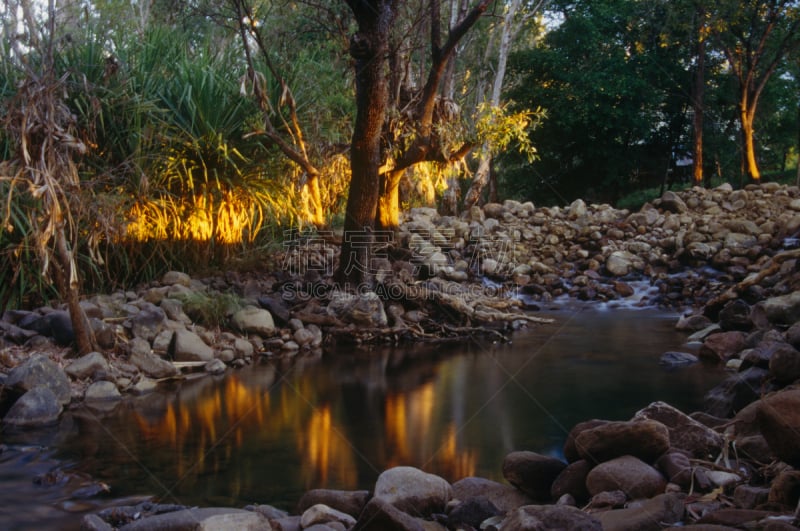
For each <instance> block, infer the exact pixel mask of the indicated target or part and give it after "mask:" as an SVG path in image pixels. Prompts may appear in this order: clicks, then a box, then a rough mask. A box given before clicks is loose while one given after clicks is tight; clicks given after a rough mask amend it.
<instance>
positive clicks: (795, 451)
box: [756, 390, 800, 467]
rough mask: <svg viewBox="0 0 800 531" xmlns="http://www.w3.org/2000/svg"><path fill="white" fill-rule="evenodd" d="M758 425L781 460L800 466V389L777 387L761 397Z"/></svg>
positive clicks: (757, 414)
mask: <svg viewBox="0 0 800 531" xmlns="http://www.w3.org/2000/svg"><path fill="white" fill-rule="evenodd" d="M756 417H757V420H758V427H759V429H760V431H761V433H762V435H763V436H764V438H765V439H766V440H767V444H769V447H770V448H771V449H772V451H773V452H775V454H776V455H777V456H778V458H780V460H781V461H784V462H786V463H789V464H790V465H792V466H793V467H800V437H798V436H797V434H798V433H800V390H788V391H780V392H778V393H775V394H773V395H770V396H768V397H766V398H764V399H762V400H761V402H760V403H759V405H758V410H757V413H756Z"/></svg>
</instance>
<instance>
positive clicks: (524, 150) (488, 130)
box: [475, 101, 545, 162]
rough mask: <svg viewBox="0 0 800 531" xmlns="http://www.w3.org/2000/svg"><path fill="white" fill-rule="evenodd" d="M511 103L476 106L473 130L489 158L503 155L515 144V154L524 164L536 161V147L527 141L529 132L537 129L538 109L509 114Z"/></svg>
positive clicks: (543, 116)
mask: <svg viewBox="0 0 800 531" xmlns="http://www.w3.org/2000/svg"><path fill="white" fill-rule="evenodd" d="M513 105H514V102H511V101H509V102H506V103H505V104H503V105H499V106H493V105H490V104H489V103H488V102H484V103H481V104H480V105H478V113H477V114H478V117H477V119H476V121H475V131H476V134H477V137H478V140H479V141H480V142H481V143H484V142H485V143H487V144H488V145H489V149H490V150H491V153H492V155H497V154H499V153H503V152H505V151H507V150H509V149H510V148H511V146H512V145H513V144H516V145H517V147H518V151H519V153H520V154H521V155H524V156H525V158H526V159H527V161H528V162H533V161H534V160H536V159H537V155H536V148H535V147H534V146H533V143H532V142H531V138H530V136H529V135H530V132H531V131H532V130H533V129H535V128H536V127H538V126H539V124H540V123H541V122H542V120H543V119H544V118H545V112H544V111H543V110H542V109H541V107H538V108H536V110H533V111H532V110H529V109H523V110H520V111H515V112H512V111H510V108H511V107H512V106H513Z"/></svg>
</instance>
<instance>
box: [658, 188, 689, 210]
mask: <svg viewBox="0 0 800 531" xmlns="http://www.w3.org/2000/svg"><path fill="white" fill-rule="evenodd" d="M659 206H660V207H661V208H663V209H664V210H666V211H668V212H673V213H676V214H682V213H684V212H686V211H687V210H689V207H687V206H686V203H685V202H684V201H683V199H681V197H680V196H679V195H678V194H676V193H675V192H673V191H672V190H667V191H666V192H664V194H663V195H662V196H661V202H660V204H659Z"/></svg>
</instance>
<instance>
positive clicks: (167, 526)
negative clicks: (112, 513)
mask: <svg viewBox="0 0 800 531" xmlns="http://www.w3.org/2000/svg"><path fill="white" fill-rule="evenodd" d="M119 529H120V530H121V531H168V530H169V531H190V530H191V531H212V530H213V531H220V530H228V529H236V530H237V531H265V530H268V529H271V527H270V525H269V521H268V520H267V519H265V518H264V517H263V516H261V515H260V514H258V513H256V512H253V511H244V510H242V509H228V508H217V507H207V508H197V507H195V508H192V509H181V510H177V511H172V512H168V513H162V514H157V515H154V516H147V517H145V518H142V519H140V520H134V521H133V522H131V523H129V524H126V525H124V526H122V527H120V528H119Z"/></svg>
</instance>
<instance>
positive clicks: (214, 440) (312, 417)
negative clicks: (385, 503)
mask: <svg viewBox="0 0 800 531" xmlns="http://www.w3.org/2000/svg"><path fill="white" fill-rule="evenodd" d="M435 393H436V389H435V385H434V382H428V383H426V384H423V385H422V386H420V387H417V388H416V389H413V390H411V391H407V392H402V393H401V392H390V393H388V394H387V395H386V397H385V401H384V413H385V424H384V428H383V430H384V433H383V440H381V436H380V435H379V434H375V439H374V440H373V441H371V443H373V444H375V445H376V446H377V447H376V448H372V449H368V450H362V451H359V450H357V449H356V448H355V446H354V445H353V444H351V442H350V439H349V435H350V434H349V433H348V432H347V431H346V428H344V427H343V425H342V424H341V423H340V422H338V421H337V414H336V412H335V411H334V410H333V409H332V407H331V404H330V403H324V402H323V403H322V404H321V405H318V406H316V407H315V406H313V405H312V404H313V403H314V402H316V398H314V397H315V392H314V386H313V384H312V383H311V382H310V381H309V379H300V380H299V381H297V382H295V385H285V386H282V387H281V388H280V391H279V393H278V395H276V396H274V397H272V398H271V397H270V394H269V391H268V390H267V389H265V388H263V387H261V386H259V385H249V386H248V385H246V384H245V383H244V382H242V381H241V380H240V379H239V378H238V377H237V376H235V375H232V376H231V377H229V378H227V379H226V380H225V381H224V384H223V385H209V386H208V387H207V388H205V389H203V390H202V392H199V393H197V395H196V396H195V397H194V399H193V400H183V401H174V402H171V403H168V404H167V405H166V408H165V410H164V411H163V413H162V415H161V416H159V417H158V418H157V419H156V420H153V417H152V415H148V416H147V417H145V416H143V415H142V414H140V413H138V412H137V413H136V417H135V418H136V424H137V426H138V432H139V436H140V437H142V439H143V440H146V441H155V442H159V443H163V444H168V445H169V446H170V448H171V449H172V452H170V454H169V455H170V459H171V466H172V467H174V469H175V471H176V474H177V477H179V478H181V480H182V481H188V482H191V481H192V480H196V479H197V478H199V477H201V476H208V474H209V473H216V472H220V471H221V470H222V469H228V468H229V465H230V464H231V462H233V460H234V458H235V456H236V453H237V452H239V451H241V450H242V448H243V446H245V445H248V448H247V451H251V450H252V448H260V447H266V446H267V445H269V444H271V443H274V442H276V441H281V440H283V441H285V440H286V436H287V434H290V433H294V434H296V435H295V437H294V438H295V447H296V448H297V452H298V454H297V456H298V458H299V470H298V474H299V477H300V478H302V481H303V483H304V484H305V486H306V487H307V488H311V487H327V486H335V487H336V488H342V489H355V488H358V487H359V485H358V466H357V460H358V459H359V458H361V454H362V453H363V451H366V452H367V453H368V454H370V455H379V456H382V457H383V459H382V460H383V462H377V463H369V464H370V465H373V466H375V467H377V468H381V467H382V468H389V467H393V466H399V465H413V466H418V467H420V468H425V469H427V470H429V471H431V472H434V473H437V474H440V475H442V476H444V477H447V478H450V479H460V478H462V477H466V476H471V475H474V473H475V469H476V462H477V452H475V451H474V450H469V449H459V446H460V444H459V441H458V437H457V435H458V430H457V428H456V426H455V424H454V423H453V422H450V423H449V424H448V425H447V426H446V427H445V428H444V431H441V430H440V429H437V426H436V425H435V419H436V417H437V416H439V415H441V414H442V412H441V411H437V404H436V402H435V399H434V397H435ZM381 446H382V447H383V449H385V450H383V449H382V448H381ZM384 452H385V453H384ZM239 468H247V467H239ZM227 472H228V475H229V476H236V477H230V478H229V479H228V480H229V481H231V482H232V483H236V484H242V483H244V482H245V479H246V478H248V477H250V476H252V475H253V471H252V470H233V471H231V470H227ZM231 472H232V474H231ZM232 486H233V485H231V487H232Z"/></svg>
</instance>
